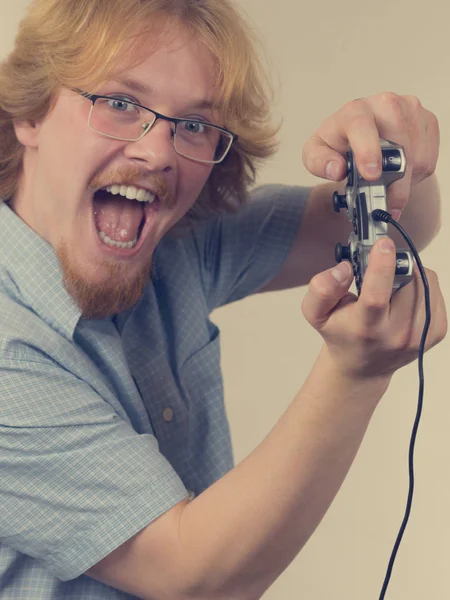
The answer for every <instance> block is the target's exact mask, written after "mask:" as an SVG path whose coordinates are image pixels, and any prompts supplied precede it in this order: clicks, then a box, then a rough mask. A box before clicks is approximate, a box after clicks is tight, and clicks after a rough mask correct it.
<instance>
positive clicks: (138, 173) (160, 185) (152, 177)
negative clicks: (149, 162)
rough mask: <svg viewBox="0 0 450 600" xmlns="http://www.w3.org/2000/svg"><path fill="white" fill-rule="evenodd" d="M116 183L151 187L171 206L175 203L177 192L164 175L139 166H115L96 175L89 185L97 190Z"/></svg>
mask: <svg viewBox="0 0 450 600" xmlns="http://www.w3.org/2000/svg"><path fill="white" fill-rule="evenodd" d="M114 184H115V185H135V186H136V187H141V186H145V187H149V188H150V189H151V190H152V192H153V193H155V194H156V195H157V196H158V198H159V199H160V201H161V202H163V203H164V204H165V205H167V206H168V207H169V208H172V207H173V206H174V205H175V194H174V193H173V192H172V190H171V189H170V187H169V184H168V183H167V181H166V179H165V178H164V176H163V175H161V174H160V173H149V172H148V171H146V170H143V169H142V168H139V167H137V166H129V167H124V168H115V169H113V170H111V171H109V172H105V173H100V174H98V175H95V177H94V178H93V179H92V180H91V182H90V183H89V186H88V187H89V189H90V190H92V191H96V190H99V189H101V188H104V187H107V186H110V185H114Z"/></svg>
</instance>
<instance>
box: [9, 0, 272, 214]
mask: <svg viewBox="0 0 450 600" xmlns="http://www.w3.org/2000/svg"><path fill="white" fill-rule="evenodd" d="M161 18H163V19H164V20H166V21H167V23H168V24H169V25H170V23H171V22H172V21H173V22H181V23H182V24H183V25H184V26H185V27H186V28H187V30H188V31H189V32H190V33H192V34H193V35H194V36H195V37H196V39H198V40H199V41H201V42H202V43H203V44H205V46H206V47H207V48H208V50H209V51H210V52H211V53H212V55H213V57H214V60H215V64H216V68H217V77H218V84H219V94H218V97H217V107H218V108H219V109H220V111H221V114H222V115H223V118H224V125H225V127H227V128H228V129H230V130H231V131H233V132H234V133H236V134H237V135H238V136H239V139H238V141H237V142H235V144H234V145H233V147H232V149H231V151H230V153H229V154H228V156H227V157H226V159H225V160H224V161H223V163H220V164H218V165H216V166H215V167H214V169H213V171H212V174H211V176H210V178H209V180H208V183H207V185H206V186H205V189H204V190H203V192H202V194H201V196H200V198H199V200H198V201H197V203H196V207H195V210H196V212H195V214H196V216H197V218H198V217H201V218H202V217H203V216H205V215H207V214H210V213H211V211H212V212H214V213H216V212H220V211H222V210H225V211H232V210H234V209H235V208H236V207H238V206H239V205H241V204H242V203H243V202H245V200H246V198H247V192H248V188H249V186H250V185H251V184H252V183H253V182H254V181H255V176H256V172H257V167H258V165H259V162H260V161H261V160H262V159H265V158H267V157H269V156H270V155H272V154H273V153H274V152H275V150H276V146H277V143H276V133H277V132H278V129H279V127H275V126H273V125H272V124H271V122H270V118H269V115H270V104H271V100H272V89H271V87H270V83H269V80H268V77H267V75H266V71H265V69H264V67H263V66H262V62H261V60H260V56H261V53H258V52H257V44H258V42H257V40H256V38H255V37H254V35H253V33H252V30H251V28H250V27H249V25H248V24H247V23H246V21H245V19H244V18H243V17H242V15H240V14H239V13H238V12H237V10H236V8H235V7H234V6H233V5H232V4H231V2H230V1H229V0H34V1H33V2H32V3H31V4H30V6H29V8H28V11H27V13H26V16H25V18H24V19H23V21H22V22H21V24H20V27H19V32H18V35H17V38H16V42H15V47H14V49H13V51H12V52H11V54H10V55H9V57H8V58H7V59H6V60H5V61H4V62H3V63H2V64H1V65H0V199H3V200H6V199H8V198H10V197H11V196H12V195H13V194H14V193H15V191H16V190H17V186H18V184H19V180H20V177H21V174H22V162H23V153H24V148H23V146H22V145H21V144H20V142H19V141H18V140H17V137H16V135H15V132H14V127H13V120H22V121H32V122H39V121H40V120H42V119H43V118H44V117H45V116H46V115H47V114H48V112H49V111H50V110H51V108H52V103H53V101H54V99H55V98H56V95H57V92H58V91H59V90H60V89H61V88H79V87H84V89H87V88H88V89H89V90H90V91H92V90H93V89H94V88H95V86H97V85H99V84H100V83H101V82H103V81H105V80H106V79H107V78H108V75H109V74H110V73H111V72H113V70H114V66H115V64H116V63H117V60H118V58H120V59H121V60H123V57H124V51H125V50H126V49H128V51H130V53H131V51H133V50H134V49H136V48H137V47H138V44H139V36H140V34H146V33H148V32H149V31H150V30H151V27H152V25H155V24H156V22H157V21H160V20H161ZM130 40H132V42H133V43H132V44H131V45H128V43H129V41H130ZM130 56H131V54H130Z"/></svg>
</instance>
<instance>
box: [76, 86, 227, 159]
mask: <svg viewBox="0 0 450 600" xmlns="http://www.w3.org/2000/svg"><path fill="white" fill-rule="evenodd" d="M72 91H74V92H76V93H77V94H80V95H81V96H83V97H84V98H86V99H87V100H90V101H91V102H92V106H91V110H90V112H89V118H88V126H89V127H90V129H92V131H95V132H97V133H100V135H104V136H105V137H108V138H111V139H113V140H121V141H123V142H139V141H140V140H142V138H144V137H145V136H146V135H147V133H148V132H149V131H150V130H151V129H152V127H153V125H154V124H155V123H156V121H158V119H161V120H162V121H168V122H169V123H172V124H173V125H174V128H173V130H172V143H173V148H174V150H175V152H176V153H177V154H179V155H180V156H183V157H184V158H188V159H189V160H193V161H195V162H200V163H205V164H213V165H217V164H219V163H221V162H223V161H224V160H225V158H226V157H227V155H228V152H229V151H230V149H231V146H232V145H233V143H234V142H236V141H237V140H238V139H239V136H237V135H236V134H235V133H233V132H232V131H229V130H228V129H225V127H220V126H219V125H213V124H212V123H208V122H207V121H200V120H198V119H179V118H177V117H167V116H166V115H163V114H161V113H159V112H156V110H153V109H152V108H148V106H144V105H143V104H139V103H137V102H132V101H131V100H123V99H122V98H117V97H116V96H103V95H98V94H90V93H89V92H84V91H83V90H80V89H78V88H72ZM101 99H104V100H117V102H126V103H127V104H131V105H132V106H136V107H138V108H142V109H144V110H146V111H148V112H149V113H151V114H152V115H153V116H154V119H153V121H152V122H151V123H147V127H146V128H144V131H143V132H142V134H141V135H140V136H139V137H137V138H122V137H118V136H116V135H110V134H108V133H104V132H103V131H100V130H99V129H95V127H93V126H92V125H91V117H92V113H93V111H94V106H95V103H96V102H97V100H101ZM179 123H198V124H199V125H206V126H208V127H212V128H213V129H217V130H218V131H220V132H221V133H224V134H226V135H228V136H230V141H229V144H228V147H227V149H226V150H225V151H224V155H223V156H222V158H221V159H220V160H202V159H200V158H192V156H187V155H186V154H183V153H182V152H180V151H179V150H178V149H177V147H176V133H177V126H178V124H179Z"/></svg>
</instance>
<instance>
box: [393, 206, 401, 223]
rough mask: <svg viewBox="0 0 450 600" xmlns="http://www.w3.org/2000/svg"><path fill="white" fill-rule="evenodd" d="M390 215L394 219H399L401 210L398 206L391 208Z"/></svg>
mask: <svg viewBox="0 0 450 600" xmlns="http://www.w3.org/2000/svg"><path fill="white" fill-rule="evenodd" d="M391 215H392V218H393V219H394V220H395V221H400V217H401V216H402V211H401V210H400V209H399V208H393V209H392V210H391Z"/></svg>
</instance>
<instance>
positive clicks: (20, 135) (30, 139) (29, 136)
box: [14, 119, 41, 148]
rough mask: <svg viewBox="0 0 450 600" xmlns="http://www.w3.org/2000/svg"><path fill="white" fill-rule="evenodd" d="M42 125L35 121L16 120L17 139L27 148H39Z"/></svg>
mask: <svg viewBox="0 0 450 600" xmlns="http://www.w3.org/2000/svg"><path fill="white" fill-rule="evenodd" d="M40 130H41V125H40V124H39V123H35V122H34V121H24V120H19V119H17V120H14V131H15V132H16V136H17V139H18V140H19V142H20V143H21V144H22V146H25V148H37V147H38V145H39V143H38V142H39V133H40Z"/></svg>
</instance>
